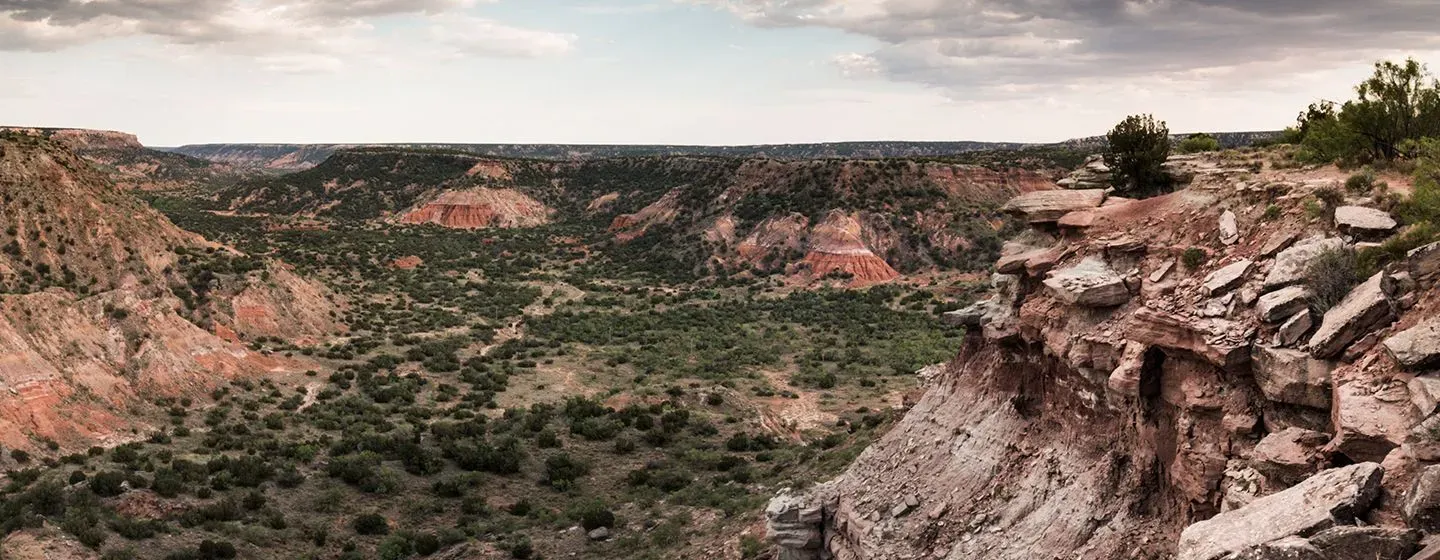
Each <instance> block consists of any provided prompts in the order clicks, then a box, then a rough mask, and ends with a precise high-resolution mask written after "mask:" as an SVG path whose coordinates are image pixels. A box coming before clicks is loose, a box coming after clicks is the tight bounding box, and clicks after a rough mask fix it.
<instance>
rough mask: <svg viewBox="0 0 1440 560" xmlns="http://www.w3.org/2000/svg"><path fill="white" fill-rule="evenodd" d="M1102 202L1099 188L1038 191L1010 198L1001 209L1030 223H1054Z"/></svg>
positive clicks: (1101, 193)
mask: <svg viewBox="0 0 1440 560" xmlns="http://www.w3.org/2000/svg"><path fill="white" fill-rule="evenodd" d="M1103 202H1105V191H1104V190H1100V189H1091V190H1083V191H1076V190H1059V191H1038V192H1032V193H1026V194H1023V195H1020V196H1018V197H1016V198H1014V199H1012V200H1011V201H1010V202H1007V203H1005V206H1004V207H1003V208H1001V210H1003V211H1005V212H1010V213H1013V214H1017V215H1019V216H1021V217H1023V218H1024V219H1025V220H1027V221H1029V222H1030V223H1032V224H1039V223H1054V222H1056V221H1058V220H1059V219H1060V218H1062V217H1064V216H1065V215H1066V214H1069V213H1071V212H1074V211H1076V210H1086V209H1090V208H1095V207H1098V206H1100V204H1101V203H1103Z"/></svg>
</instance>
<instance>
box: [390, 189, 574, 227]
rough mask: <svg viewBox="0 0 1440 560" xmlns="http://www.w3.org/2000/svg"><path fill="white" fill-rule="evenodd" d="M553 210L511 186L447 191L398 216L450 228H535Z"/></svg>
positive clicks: (414, 222)
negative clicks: (506, 187)
mask: <svg viewBox="0 0 1440 560" xmlns="http://www.w3.org/2000/svg"><path fill="white" fill-rule="evenodd" d="M553 212H554V211H553V210H551V209H550V208H548V207H546V206H545V205H544V204H541V203H540V202H539V201H537V200H535V199H533V198H530V197H528V196H525V194H523V193H521V192H520V191H516V190H512V189H475V190H466V191H450V192H447V193H445V194H442V195H440V196H439V197H437V198H436V199H435V200H432V201H430V202H426V203H423V204H420V205H419V206H416V207H415V208H413V209H411V210H410V211H408V212H406V213H405V214H403V215H401V217H400V222H401V223H406V224H435V225H439V226H442V227H447V228H454V229H483V228H518V227H535V226H540V225H544V224H546V223H549V221H550V215H551V214H552V213H553Z"/></svg>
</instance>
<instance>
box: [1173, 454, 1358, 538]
mask: <svg viewBox="0 0 1440 560" xmlns="http://www.w3.org/2000/svg"><path fill="white" fill-rule="evenodd" d="M1384 474H1385V469H1383V468H1381V467H1380V465H1378V464H1376V463H1357V464H1354V465H1350V466H1347V467H1341V468H1337V469H1330V470H1327V471H1324V472H1321V473H1319V474H1317V475H1315V476H1312V477H1310V478H1308V479H1306V480H1305V481H1303V482H1301V483H1300V484H1297V485H1295V486H1293V487H1291V488H1289V489H1287V490H1285V491H1282V492H1277V493H1275V494H1271V495H1269V496H1265V497H1263V498H1260V499H1258V500H1255V501H1254V502H1251V503H1250V505H1247V506H1245V507H1243V508H1240V509H1237V510H1233V511H1228V512H1225V513H1221V514H1219V515H1216V516H1215V517H1212V518H1210V519H1207V520H1205V521H1201V522H1198V523H1195V524H1193V525H1190V526H1189V527H1186V528H1185V530H1184V531H1183V532H1182V533H1181V534H1180V544H1179V549H1178V552H1177V554H1176V558H1177V559H1178V560H1219V559H1221V558H1225V557H1226V556H1227V555H1230V554H1235V553H1239V552H1242V551H1246V550H1248V549H1250V548H1252V547H1255V546H1259V545H1264V544H1267V543H1273V542H1275V541H1278V540H1280V539H1284V538H1287V537H1292V536H1297V535H1307V534H1313V533H1315V532H1317V531H1323V530H1325V529H1329V528H1331V527H1335V526H1338V525H1347V524H1353V523H1354V522H1355V519H1356V518H1358V517H1360V516H1362V515H1364V514H1365V513H1366V512H1367V511H1369V509H1370V505H1371V503H1372V502H1374V501H1375V498H1376V497H1378V496H1379V495H1380V480H1381V478H1383V477H1384Z"/></svg>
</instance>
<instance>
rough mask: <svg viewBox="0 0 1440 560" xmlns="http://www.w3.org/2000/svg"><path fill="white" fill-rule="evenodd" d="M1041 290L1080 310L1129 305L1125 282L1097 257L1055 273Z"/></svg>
mask: <svg viewBox="0 0 1440 560" xmlns="http://www.w3.org/2000/svg"><path fill="white" fill-rule="evenodd" d="M1045 286H1046V287H1047V288H1050V290H1051V291H1052V292H1054V294H1055V296H1056V297H1058V298H1060V300H1061V301H1064V302H1066V303H1069V304H1070V305H1076V306H1080V307H1115V306H1117V305H1120V304H1123V303H1125V302H1127V301H1130V290H1129V289H1128V288H1126V287H1125V279H1124V278H1122V277H1121V276H1120V275H1119V274H1116V273H1115V271H1113V270H1111V269H1110V266H1109V265H1107V264H1105V261H1104V260H1102V259H1100V258H1099V257H1086V258H1085V260H1083V261H1081V262H1080V264H1077V265H1075V266H1073V267H1070V268H1067V269H1062V270H1058V271H1055V272H1054V273H1053V274H1051V275H1050V278H1048V279H1046V280H1045Z"/></svg>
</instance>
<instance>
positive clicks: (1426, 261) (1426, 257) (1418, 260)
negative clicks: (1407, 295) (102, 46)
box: [1405, 241, 1440, 280]
mask: <svg viewBox="0 0 1440 560" xmlns="http://www.w3.org/2000/svg"><path fill="white" fill-rule="evenodd" d="M1405 260H1406V261H1408V262H1409V263H1410V275H1411V276H1414V277H1415V279H1416V280H1430V279H1432V278H1434V277H1435V276H1437V275H1440V241H1437V242H1435V243H1431V244H1429V245H1426V246H1424V247H1420V248H1418V249H1414V250H1412V251H1410V252H1409V253H1406V255H1405Z"/></svg>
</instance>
